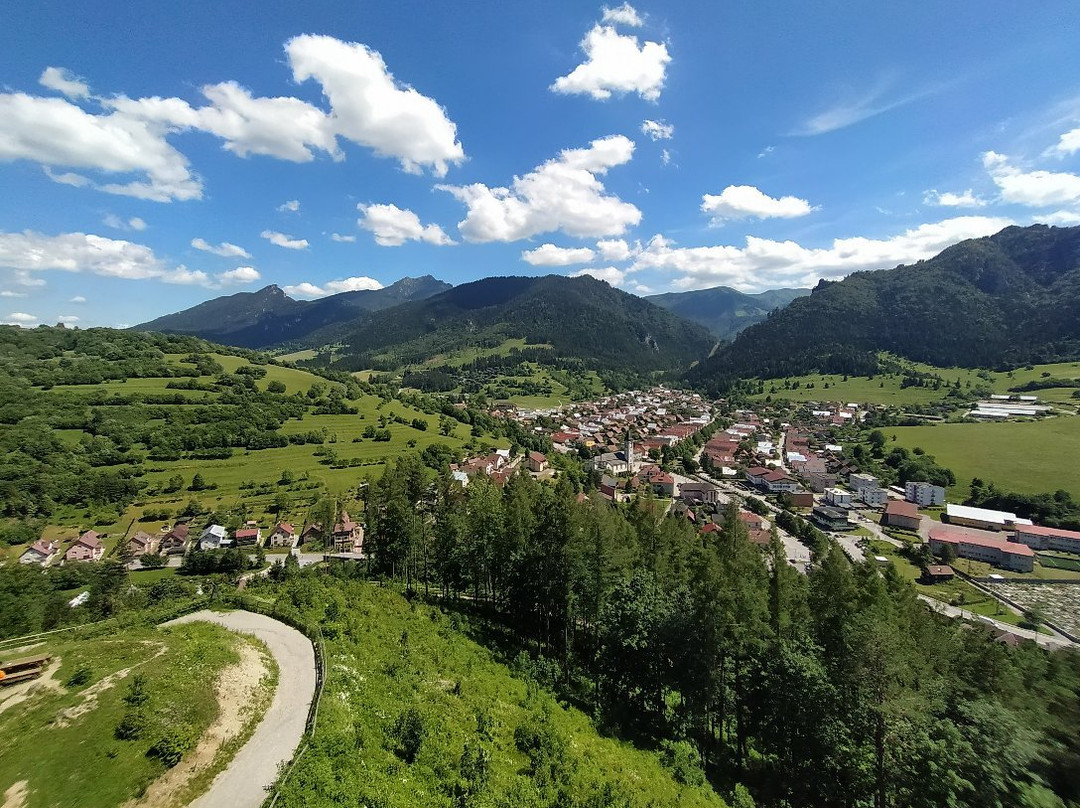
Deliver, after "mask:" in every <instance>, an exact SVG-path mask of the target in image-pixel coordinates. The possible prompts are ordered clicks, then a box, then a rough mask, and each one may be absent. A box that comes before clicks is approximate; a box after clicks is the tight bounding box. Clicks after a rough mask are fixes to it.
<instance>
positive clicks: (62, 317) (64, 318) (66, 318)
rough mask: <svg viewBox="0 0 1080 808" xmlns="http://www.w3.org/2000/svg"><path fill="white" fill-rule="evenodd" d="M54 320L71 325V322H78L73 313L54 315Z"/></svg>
mask: <svg viewBox="0 0 1080 808" xmlns="http://www.w3.org/2000/svg"><path fill="white" fill-rule="evenodd" d="M56 322H58V323H64V324H65V325H71V324H72V323H77V322H79V318H78V317H76V316H75V315H74V314H58V315H57V316H56Z"/></svg>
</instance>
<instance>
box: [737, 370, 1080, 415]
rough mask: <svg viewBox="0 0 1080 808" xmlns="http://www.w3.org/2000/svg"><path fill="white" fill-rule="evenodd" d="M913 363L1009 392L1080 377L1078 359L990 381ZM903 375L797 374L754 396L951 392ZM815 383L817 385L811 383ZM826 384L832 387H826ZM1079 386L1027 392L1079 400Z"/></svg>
mask: <svg viewBox="0 0 1080 808" xmlns="http://www.w3.org/2000/svg"><path fill="white" fill-rule="evenodd" d="M910 366H911V367H912V369H913V370H917V371H921V372H924V373H936V374H937V375H939V376H941V378H942V379H944V380H945V381H946V382H948V383H949V384H955V383H956V381H957V380H959V382H960V384H961V386H962V387H963V388H964V389H966V388H967V386H968V382H970V383H971V384H972V385H980V384H989V385H990V387H991V388H992V390H993V392H995V393H1008V392H1009V388H1010V387H1016V386H1020V385H1023V384H1025V383H1027V382H1031V381H1039V380H1040V379H1043V378H1045V377H1044V376H1043V375H1042V374H1044V373H1047V374H1049V375H1050V376H1052V377H1054V378H1065V379H1070V378H1080V363H1077V362H1062V363H1058V364H1050V365H1035V366H1033V369H1032V370H1027V369H1025V368H1019V369H1017V370H1014V371H1010V372H1008V373H993V372H990V373H989V374H988V375H989V376H990V381H987V380H986V379H985V378H984V377H981V376H979V375H978V374H979V372H978V371H975V370H972V369H970V368H937V367H934V366H932V365H926V364H922V363H919V362H912V363H910ZM903 378H904V377H903V374H894V375H891V376H890V375H878V376H875V377H874V378H873V379H868V378H866V376H849V377H848V379H847V381H844V377H843V375H836V374H820V373H812V374H808V375H805V376H793V377H791V378H790V379H766V380H765V392H764V393H762V394H759V395H756V396H753V398H757V399H763V398H764V397H765V396H767V395H771V396H772V398H773V399H781V398H783V399H787V400H789V401H844V402H847V401H852V402H857V403H872V404H891V405H894V406H905V405H910V404H928V403H930V402H933V401H938V400H940V399H941V398H942V397H943V396H944V395H945V394H946V393H947V392H948V390H947V389H946V388H942V389H941V390H934V389H932V388H923V387H908V388H904V389H901V387H900V383H901V382H902V381H903ZM785 381H787V382H791V384H792V386H794V383H795V382H798V384H799V386H798V388H797V389H784V383H785ZM811 384H812V385H813V387H809V386H808V385H811ZM826 384H827V385H828V388H826V387H825V385H826ZM1075 389H1076V388H1051V389H1048V390H1038V391H1034V392H1031V393H1027V394H1026V395H1036V396H1039V398H1041V399H1044V400H1046V401H1050V402H1054V403H1065V404H1069V403H1072V404H1076V403H1078V400H1077V399H1074V398H1072V394H1073V392H1074V390H1075Z"/></svg>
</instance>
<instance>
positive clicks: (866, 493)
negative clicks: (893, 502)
mask: <svg viewBox="0 0 1080 808" xmlns="http://www.w3.org/2000/svg"><path fill="white" fill-rule="evenodd" d="M859 499H861V500H862V501H863V502H865V503H866V504H867V505H869V506H870V507H872V508H880V507H881V506H882V505H884V504H885V503H886V502H888V501H889V492H888V491H886V490H885V489H884V488H878V487H877V486H872V485H866V486H863V487H862V488H860V489H859Z"/></svg>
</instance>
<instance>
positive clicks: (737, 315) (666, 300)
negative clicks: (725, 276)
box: [645, 286, 810, 340]
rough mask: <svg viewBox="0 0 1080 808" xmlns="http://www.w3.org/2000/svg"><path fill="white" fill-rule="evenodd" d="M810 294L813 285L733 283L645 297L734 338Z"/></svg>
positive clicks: (714, 332)
mask: <svg viewBox="0 0 1080 808" xmlns="http://www.w3.org/2000/svg"><path fill="white" fill-rule="evenodd" d="M809 294H810V290H809V289H769V290H767V291H765V292H758V293H757V294H747V293H745V292H740V291H739V290H737V289H732V288H731V287H730V286H714V287H713V288H711V289H696V290H694V291H692V292H667V293H665V294H660V295H649V296H647V297H646V298H645V299H646V300H648V301H649V302H650V303H655V304H656V305H657V306H662V307H663V308H665V309H667V310H668V311H671V312H674V313H675V314H678V315H679V316H680V317H685V318H686V319H687V320H693V321H694V322H695V323H699V324H700V325H703V326H705V327H706V328H707V329H709V331H711V332H712V333H713V334H715V335H716V336H717V337H719V338H720V339H723V340H731V339H734V338H735V336H736V335H737V334H738V333H739V332H740V331H742V330H743V329H745V328H748V327H749V326H752V325H753V324H754V323H760V322H761V321H762V320H764V319H765V318H766V317H768V316H769V312H771V311H773V310H774V309H782V308H784V306H786V305H788V304H789V303H790V302H791V301H792V300H795V299H796V298H799V297H805V296H807V295H809Z"/></svg>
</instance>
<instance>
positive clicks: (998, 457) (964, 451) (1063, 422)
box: [885, 415, 1080, 502]
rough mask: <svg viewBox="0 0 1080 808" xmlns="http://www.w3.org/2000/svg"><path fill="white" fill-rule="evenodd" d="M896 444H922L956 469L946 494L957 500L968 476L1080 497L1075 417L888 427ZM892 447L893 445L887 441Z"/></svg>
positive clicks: (1079, 424)
mask: <svg viewBox="0 0 1080 808" xmlns="http://www.w3.org/2000/svg"><path fill="white" fill-rule="evenodd" d="M885 433H886V435H887V436H889V437H890V438H891V437H892V436H893V435H895V436H896V444H895V445H897V446H903V447H905V448H908V449H913V448H915V447H916V446H918V447H921V448H922V449H923V450H924V451H926V453H927V454H931V455H933V456H934V457H935V458H936V459H937V461H938V463H940V464H941V465H943V466H945V467H947V468H950V469H952V471H953V473H954V474H956V487H955V488H953V489H952V490H950V492H949V495H950V499H952V500H954V501H957V502H959V501H962V500H963V499H964V498H965V497H966V496H967V490H968V487H969V486H970V484H971V480H972V478H973V477H980V478H982V479H983V480H992V481H993V482H994V484H995V485H997V486H998V487H999V488H1002V489H1006V490H1012V491H1019V492H1024V493H1040V492H1046V491H1057V490H1059V489H1063V490H1065V491H1068V492H1070V493H1071V494H1072V495H1073V496H1074V497H1080V462H1078V461H1077V458H1078V457H1080V417H1077V416H1074V415H1062V416H1060V417H1057V418H1046V419H1043V420H1041V421H1024V422H1011V423H1010V422H1006V423H980V424H959V423H958V424H935V425H933V426H909V427H890V428H888V429H886V430H885ZM888 445H889V446H892V445H893V444H892V443H890V444H888Z"/></svg>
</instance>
